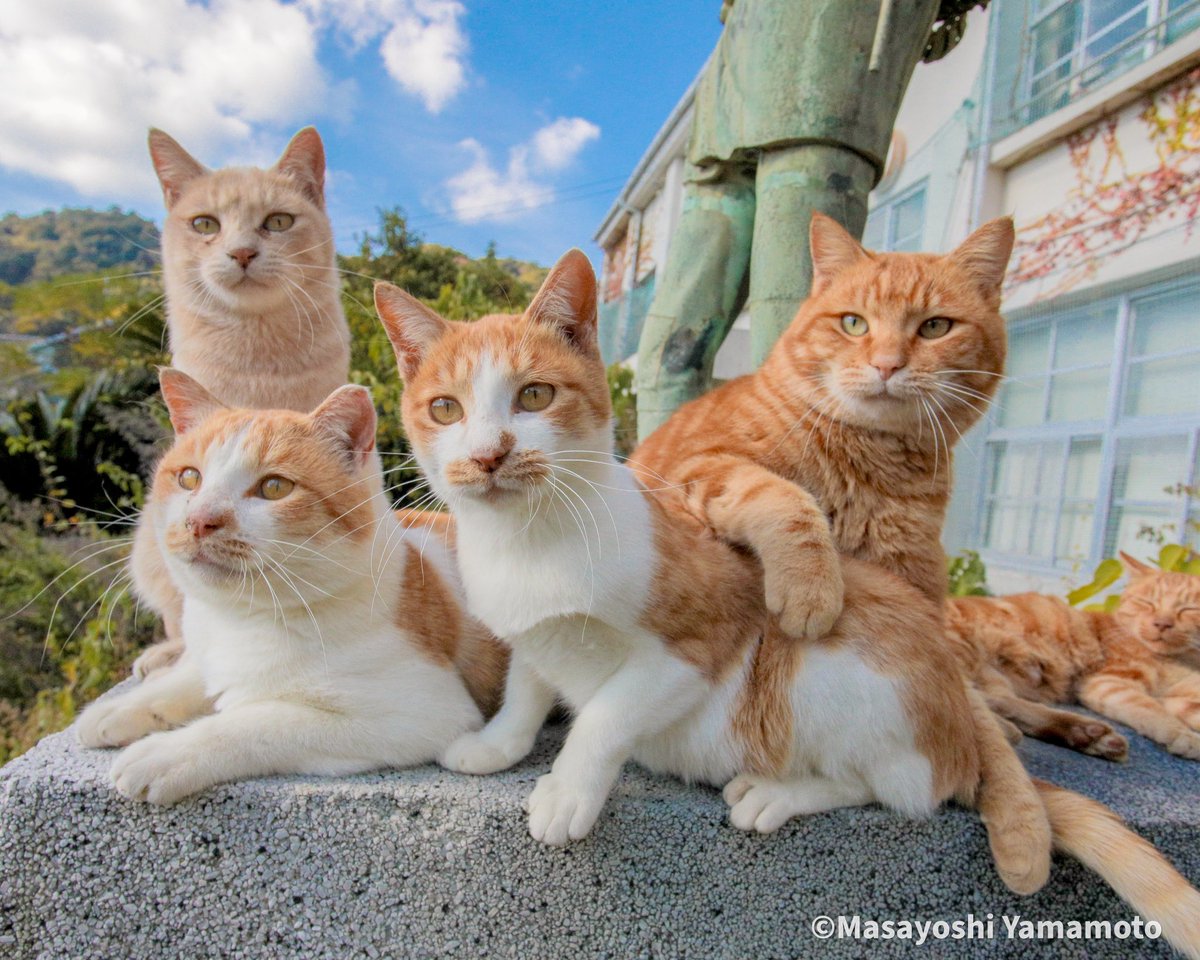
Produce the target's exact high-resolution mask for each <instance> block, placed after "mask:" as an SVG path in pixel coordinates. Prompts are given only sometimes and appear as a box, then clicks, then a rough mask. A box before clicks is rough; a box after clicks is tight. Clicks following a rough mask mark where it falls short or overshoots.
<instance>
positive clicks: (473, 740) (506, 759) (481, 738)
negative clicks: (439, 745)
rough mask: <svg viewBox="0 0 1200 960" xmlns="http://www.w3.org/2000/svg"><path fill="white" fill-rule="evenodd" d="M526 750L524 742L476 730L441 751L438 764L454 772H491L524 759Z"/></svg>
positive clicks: (504, 768) (503, 768)
mask: <svg viewBox="0 0 1200 960" xmlns="http://www.w3.org/2000/svg"><path fill="white" fill-rule="evenodd" d="M529 749H530V748H529V747H528V746H526V745H525V744H524V743H517V742H516V741H513V740H501V739H496V738H492V737H489V736H488V735H487V731H486V730H480V731H477V732H475V733H464V734H463V735H462V736H461V737H459V738H458V739H457V740H455V741H454V742H453V743H452V744H450V746H448V747H447V748H446V749H445V750H444V751H442V755H441V756H440V757H438V763H440V764H441V765H442V766H443V767H445V768H446V769H447V770H453V771H455V772H456V773H473V774H476V775H479V774H486V773H495V772H496V771H498V770H507V769H508V768H509V767H511V766H512V765H513V764H514V763H516V762H517V761H518V760H522V759H524V758H525V756H526V755H527V754H528V753H529Z"/></svg>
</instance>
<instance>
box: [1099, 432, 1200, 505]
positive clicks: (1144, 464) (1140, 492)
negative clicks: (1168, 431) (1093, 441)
mask: <svg viewBox="0 0 1200 960" xmlns="http://www.w3.org/2000/svg"><path fill="white" fill-rule="evenodd" d="M1187 453H1188V438H1187V437H1186V436H1184V437H1178V436H1176V437H1144V438H1141V439H1138V440H1122V441H1121V442H1120V443H1118V444H1117V460H1116V465H1115V468H1114V470H1113V498H1114V499H1116V500H1165V499H1166V498H1167V497H1168V496H1169V494H1168V493H1167V492H1166V488H1167V487H1172V486H1174V485H1175V484H1177V483H1182V482H1184V481H1185V480H1186V479H1187V471H1188V466H1189V465H1188V463H1187Z"/></svg>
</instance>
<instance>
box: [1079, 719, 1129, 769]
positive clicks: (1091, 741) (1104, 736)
mask: <svg viewBox="0 0 1200 960" xmlns="http://www.w3.org/2000/svg"><path fill="white" fill-rule="evenodd" d="M1067 739H1068V742H1069V743H1070V744H1071V746H1072V747H1073V748H1074V749H1076V750H1078V751H1079V752H1080V753H1086V754H1087V755H1088V756H1089V757H1100V758H1101V759H1102V760H1112V761H1114V762H1116V763H1124V762H1125V761H1126V760H1128V759H1129V741H1128V740H1126V739H1125V738H1124V737H1123V736H1121V734H1119V733H1117V731H1116V730H1114V729H1113V728H1112V727H1110V726H1109V725H1108V724H1107V723H1100V722H1099V721H1097V720H1089V721H1085V722H1083V723H1078V724H1076V725H1074V727H1073V728H1072V729H1071V731H1070V732H1069V733H1068V734H1067Z"/></svg>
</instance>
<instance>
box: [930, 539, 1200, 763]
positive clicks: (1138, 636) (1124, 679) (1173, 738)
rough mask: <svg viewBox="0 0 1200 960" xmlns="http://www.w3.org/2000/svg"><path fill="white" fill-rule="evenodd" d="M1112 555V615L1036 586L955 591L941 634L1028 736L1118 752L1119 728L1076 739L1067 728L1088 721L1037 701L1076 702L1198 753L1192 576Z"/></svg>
mask: <svg viewBox="0 0 1200 960" xmlns="http://www.w3.org/2000/svg"><path fill="white" fill-rule="evenodd" d="M1121 560H1122V562H1123V563H1124V564H1125V569H1126V570H1127V571H1128V573H1129V585H1128V586H1127V587H1126V588H1125V592H1124V593H1123V594H1122V595H1121V603H1120V606H1118V607H1117V609H1116V611H1115V612H1114V613H1111V614H1109V613H1099V612H1092V611H1085V610H1076V609H1075V608H1073V607H1071V606H1068V605H1067V603H1066V602H1065V601H1063V600H1060V599H1059V598H1057V597H1047V596H1042V595H1041V594H1037V593H1022V594H1017V595H1015V596H1011V597H957V598H955V599H953V600H949V601H947V605H946V632H947V635H948V636H949V637H950V639H951V640H952V642H954V643H955V644H956V645H957V649H958V650H959V651H960V656H961V658H962V659H963V661H964V662H965V663H966V664H967V665H968V668H969V670H971V672H973V673H974V677H975V681H976V684H977V685H978V686H979V687H980V688H981V689H982V690H983V691H984V693H985V694H986V695H987V697H988V701H989V703H991V704H992V706H993V708H994V709H996V710H997V711H998V712H1000V713H1001V714H1002V715H1004V716H1006V717H1008V719H1010V720H1012V721H1013V722H1014V723H1016V724H1017V726H1018V727H1020V728H1021V729H1022V730H1024V731H1025V732H1026V733H1029V734H1030V735H1031V736H1036V737H1040V738H1041V739H1045V740H1051V741H1055V742H1060V743H1065V744H1066V745H1067V746H1072V747H1077V748H1080V749H1083V750H1084V752H1088V753H1096V754H1098V755H1100V756H1105V757H1107V758H1108V759H1123V758H1124V756H1125V749H1124V748H1125V740H1124V738H1123V737H1121V736H1120V735H1119V734H1116V733H1113V732H1112V731H1111V730H1110V731H1109V736H1107V737H1097V738H1091V737H1083V738H1082V744H1080V743H1079V740H1080V738H1079V737H1077V736H1073V734H1075V731H1076V730H1077V729H1078V727H1079V726H1080V725H1082V724H1095V723H1096V722H1097V721H1091V720H1088V719H1087V718H1084V717H1077V716H1076V715H1075V714H1071V713H1067V712H1066V711H1062V710H1051V709H1049V708H1048V707H1046V706H1045V704H1048V703H1080V704H1082V705H1083V706H1085V707H1088V708H1089V709H1091V710H1094V711H1095V712H1096V713H1099V714H1103V715H1104V716H1106V717H1111V718H1112V719H1113V720H1116V721H1117V722H1118V723H1124V724H1127V725H1129V726H1131V727H1133V729H1134V730H1136V731H1137V732H1138V733H1140V734H1143V735H1144V736H1147V737H1149V738H1150V739H1151V740H1154V741H1155V742H1156V743H1160V744H1162V745H1163V746H1164V747H1166V748H1167V750H1169V751H1170V752H1171V753H1174V754H1177V755H1179V756H1181V757H1188V758H1189V759H1192V760H1200V672H1198V671H1197V670H1196V669H1195V666H1196V660H1197V657H1198V656H1200V577H1194V576H1191V575H1190V574H1186V573H1164V572H1163V571H1161V570H1158V569H1155V568H1154V567H1150V566H1147V565H1146V564H1144V563H1141V562H1139V561H1137V560H1135V559H1134V558H1133V557H1130V556H1128V555H1127V554H1124V553H1123V554H1121ZM1071 721H1074V723H1072V722H1071ZM1101 726H1103V725H1101ZM1106 747H1107V748H1108V749H1105V748H1106Z"/></svg>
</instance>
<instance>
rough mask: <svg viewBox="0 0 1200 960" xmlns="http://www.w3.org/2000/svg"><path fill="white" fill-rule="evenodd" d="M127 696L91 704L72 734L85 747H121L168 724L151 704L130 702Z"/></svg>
mask: <svg viewBox="0 0 1200 960" xmlns="http://www.w3.org/2000/svg"><path fill="white" fill-rule="evenodd" d="M130 700H131V697H130V696H129V695H126V696H123V697H109V698H107V699H105V700H101V701H99V702H97V703H93V704H92V705H91V706H89V707H88V708H87V709H86V710H84V711H83V713H82V714H80V716H79V719H78V720H77V721H76V722H75V735H76V737H78V738H79V742H80V743H81V744H82V745H83V746H85V747H123V746H125V745H126V744H130V743H133V741H135V740H140V739H141V738H142V737H144V736H146V734H148V733H154V732H155V731H158V730H165V729H167V727H168V723H167V721H166V720H165V718H164V717H163V715H162V714H161V713H160V712H159V711H157V710H156V709H155V708H154V705H153V704H147V703H137V702H130Z"/></svg>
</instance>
